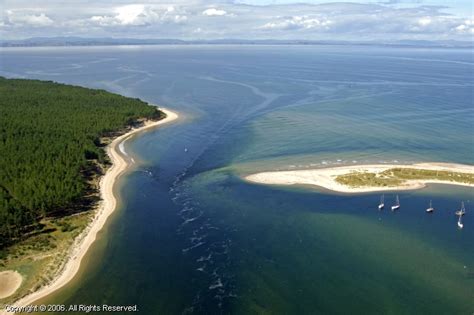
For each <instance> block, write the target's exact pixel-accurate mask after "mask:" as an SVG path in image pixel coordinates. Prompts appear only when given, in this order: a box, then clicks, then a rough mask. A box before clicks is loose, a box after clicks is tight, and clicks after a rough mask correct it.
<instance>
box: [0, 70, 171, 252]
mask: <svg viewBox="0 0 474 315" xmlns="http://www.w3.org/2000/svg"><path fill="white" fill-rule="evenodd" d="M161 115H163V113H161V112H159V111H158V110H157V109H156V107H154V106H151V105H149V104H147V103H145V102H143V101H141V100H139V99H133V98H128V97H124V96H121V95H117V94H113V93H109V92H107V91H104V90H95V89H88V88H83V87H77V86H71V85H65V84H59V83H55V82H51V81H37V80H23V79H6V78H3V77H0V154H1V155H0V248H2V247H4V246H6V245H7V244H9V243H10V242H12V241H13V240H15V239H16V238H18V237H19V236H21V234H22V233H24V232H25V230H27V229H28V227H29V226H34V225H35V224H36V223H37V222H39V220H41V219H42V218H43V217H45V216H48V215H51V214H55V215H61V213H63V212H62V209H66V208H69V209H70V208H71V207H73V206H74V205H75V204H78V203H80V202H81V199H82V198H84V197H85V194H86V192H87V190H88V189H90V188H91V187H89V186H90V185H89V184H88V181H87V177H88V175H87V173H88V172H89V173H90V172H91V169H92V170H93V171H92V172H96V173H97V172H98V169H97V167H95V169H96V170H95V171H94V167H93V165H96V166H97V163H100V164H104V163H106V160H107V159H106V156H105V151H104V148H103V145H101V141H100V139H101V138H102V137H105V136H110V135H111V134H112V133H113V132H117V131H118V130H123V129H124V128H125V127H127V126H129V125H131V124H133V123H135V122H137V120H138V119H140V118H150V119H159V118H160V116H161ZM89 175H90V174H89Z"/></svg>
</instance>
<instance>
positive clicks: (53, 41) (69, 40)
mask: <svg viewBox="0 0 474 315" xmlns="http://www.w3.org/2000/svg"><path fill="white" fill-rule="evenodd" d="M113 45H362V46H365V45H369V46H404V47H456V48H473V47H474V42H470V41H455V40H443V41H426V40H397V41H340V40H338V41H336V40H277V39H255V40H250V39H213V40H181V39H136V38H107V37H104V38H84V37H34V38H28V39H21V40H0V46H2V47H40V46H113Z"/></svg>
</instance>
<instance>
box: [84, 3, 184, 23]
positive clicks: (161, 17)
mask: <svg viewBox="0 0 474 315" xmlns="http://www.w3.org/2000/svg"><path fill="white" fill-rule="evenodd" d="M113 11H114V13H113V14H109V15H94V16H92V17H90V19H89V22H91V23H92V24H96V25H99V26H106V27H114V26H116V27H117V26H150V25H153V24H160V23H178V24H179V23H184V22H186V21H187V19H188V18H187V16H186V15H184V14H180V13H179V12H178V10H176V8H175V7H174V6H167V7H163V6H159V7H153V6H145V5H142V4H133V5H125V6H120V7H116V8H115V9H114V10H113Z"/></svg>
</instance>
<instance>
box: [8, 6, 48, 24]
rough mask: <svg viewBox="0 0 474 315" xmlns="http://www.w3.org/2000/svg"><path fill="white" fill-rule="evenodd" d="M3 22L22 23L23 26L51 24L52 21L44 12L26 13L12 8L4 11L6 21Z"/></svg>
mask: <svg viewBox="0 0 474 315" xmlns="http://www.w3.org/2000/svg"><path fill="white" fill-rule="evenodd" d="M2 23H3V24H11V25H23V26H34V27H45V26H49V25H52V24H53V23H54V22H53V20H52V19H51V18H49V17H48V16H47V15H46V14H44V13H40V14H27V13H22V12H16V11H12V10H7V11H6V22H3V21H2Z"/></svg>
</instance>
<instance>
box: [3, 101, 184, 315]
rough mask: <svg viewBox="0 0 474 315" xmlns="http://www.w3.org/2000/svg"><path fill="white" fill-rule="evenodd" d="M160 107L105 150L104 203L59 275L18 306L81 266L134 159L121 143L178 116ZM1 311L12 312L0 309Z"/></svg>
mask: <svg viewBox="0 0 474 315" xmlns="http://www.w3.org/2000/svg"><path fill="white" fill-rule="evenodd" d="M157 109H158V110H160V111H162V112H163V113H165V114H166V117H165V118H163V119H161V120H158V121H150V120H148V121H145V122H144V125H143V126H141V127H139V128H136V129H132V130H130V131H129V132H127V133H125V134H123V135H120V136H118V137H117V138H115V139H114V140H113V141H112V142H111V143H110V144H109V145H108V146H107V147H106V152H107V155H108V156H109V158H110V160H111V162H112V166H111V167H110V168H109V169H108V170H107V171H106V173H105V175H103V176H102V178H101V179H100V196H101V204H100V206H99V209H98V210H97V213H96V214H95V216H94V219H93V220H92V222H91V223H90V224H89V225H88V227H87V228H86V229H85V230H84V231H83V232H82V233H81V234H80V235H79V236H78V237H77V238H76V240H75V241H74V244H73V245H72V247H71V251H70V253H69V255H68V258H67V261H66V263H65V265H64V266H63V268H62V270H61V271H60V272H59V274H58V276H57V277H56V278H55V279H54V280H53V281H51V283H49V284H48V285H46V286H43V287H41V288H40V289H39V290H37V291H35V292H32V293H30V294H28V295H26V296H24V297H22V298H21V299H19V300H18V301H16V302H14V303H12V305H14V306H18V307H22V306H27V305H30V304H32V303H34V302H35V301H37V300H39V299H41V298H44V297H46V296H48V295H49V294H51V293H53V292H55V291H57V290H58V289H60V288H62V287H63V286H65V285H66V284H67V283H69V282H70V281H71V280H72V279H73V278H74V276H75V275H76V274H77V272H78V271H79V268H80V266H81V262H82V259H83V258H84V256H85V254H86V253H87V251H88V250H89V248H90V246H91V245H92V244H93V243H94V241H95V240H96V238H97V234H98V233H99V232H100V231H101V230H102V228H103V227H104V225H105V223H106V221H107V219H108V218H109V216H110V215H111V214H112V213H113V212H114V211H115V209H116V205H117V199H116V197H115V195H114V191H113V189H114V186H115V183H116V180H117V179H118V178H119V177H120V176H121V175H122V174H123V173H124V172H125V171H126V170H127V169H128V167H129V166H130V165H131V164H132V163H133V159H130V160H127V159H126V158H124V156H125V154H124V153H123V152H122V149H121V144H123V143H124V142H125V141H126V140H128V139H129V138H131V137H132V136H134V135H135V134H137V133H139V132H142V131H145V130H150V129H154V128H157V127H159V126H161V125H164V124H167V123H169V122H172V121H174V120H176V119H178V118H179V115H178V114H177V113H175V112H172V111H170V110H167V109H164V108H157ZM122 146H123V145H122ZM0 314H12V313H10V312H6V311H1V312H0Z"/></svg>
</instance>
